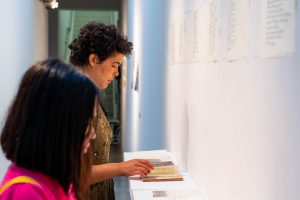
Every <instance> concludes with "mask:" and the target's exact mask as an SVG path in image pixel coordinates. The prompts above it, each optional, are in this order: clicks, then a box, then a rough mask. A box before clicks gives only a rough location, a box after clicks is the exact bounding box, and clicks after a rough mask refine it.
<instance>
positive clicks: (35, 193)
mask: <svg viewBox="0 0 300 200" xmlns="http://www.w3.org/2000/svg"><path fill="white" fill-rule="evenodd" d="M17 176H29V177H31V178H33V179H34V180H36V181H37V182H38V183H39V184H40V185H41V186H38V185H35V184H30V183H17V184H13V185H11V186H9V187H8V188H7V189H6V190H5V191H4V192H3V193H2V195H1V196H0V200H4V199H12V200H13V199H17V200H33V199H34V200H57V199H59V200H76V198H75V194H74V193H71V192H69V194H68V195H67V194H66V193H65V192H64V190H63V188H62V187H61V186H60V184H59V183H58V181H56V180H55V179H53V178H51V177H49V176H46V175H44V174H42V173H40V172H36V171H31V170H28V169H25V168H22V167H18V166H16V165H15V164H11V166H10V167H9V168H8V170H7V172H6V174H5V176H4V179H3V181H2V183H1V186H0V187H2V186H3V185H4V184H5V183H7V182H8V181H10V180H11V179H13V178H15V177H17ZM70 191H71V190H70Z"/></svg>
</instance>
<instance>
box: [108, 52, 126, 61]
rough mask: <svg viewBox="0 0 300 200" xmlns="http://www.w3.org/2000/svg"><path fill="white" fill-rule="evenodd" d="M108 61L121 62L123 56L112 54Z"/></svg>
mask: <svg viewBox="0 0 300 200" xmlns="http://www.w3.org/2000/svg"><path fill="white" fill-rule="evenodd" d="M108 59H110V60H111V61H112V62H122V61H123V59H124V54H121V53H114V54H113V55H111V56H109V57H108Z"/></svg>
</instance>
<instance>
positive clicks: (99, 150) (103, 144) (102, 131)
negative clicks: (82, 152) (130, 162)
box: [89, 104, 115, 200]
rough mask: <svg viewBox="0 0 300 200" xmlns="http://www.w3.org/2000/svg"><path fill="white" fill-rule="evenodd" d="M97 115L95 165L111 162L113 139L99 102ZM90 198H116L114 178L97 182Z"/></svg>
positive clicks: (93, 199)
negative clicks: (110, 154) (110, 153)
mask: <svg viewBox="0 0 300 200" xmlns="http://www.w3.org/2000/svg"><path fill="white" fill-rule="evenodd" d="M98 105H99V106H97V116H98V118H99V120H98V123H97V124H96V125H95V132H96V135H97V136H96V139H95V140H94V141H93V144H92V148H93V154H94V165H101V164H105V163H108V162H109V151H110V144H111V140H112V130H111V128H110V125H109V123H108V121H107V119H106V117H105V114H104V112H103V110H102V108H101V106H100V104H98ZM89 199H90V200H114V199H115V194H114V183H113V179H110V180H106V181H103V182H99V183H95V184H93V185H91V187H90V198H89Z"/></svg>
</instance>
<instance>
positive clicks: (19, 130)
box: [1, 59, 98, 195]
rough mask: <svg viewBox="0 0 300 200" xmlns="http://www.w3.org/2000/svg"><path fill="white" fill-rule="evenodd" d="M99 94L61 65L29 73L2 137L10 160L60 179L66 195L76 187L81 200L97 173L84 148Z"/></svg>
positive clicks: (87, 81) (45, 63)
mask: <svg viewBox="0 0 300 200" xmlns="http://www.w3.org/2000/svg"><path fill="white" fill-rule="evenodd" d="M97 93H98V90H97V88H96V86H94V84H93V83H92V81H91V80H90V79H89V78H87V77H86V76H85V75H83V74H82V73H80V72H78V71H76V70H75V68H74V67H71V66H69V65H67V64H64V63H62V62H61V61H59V60H57V59H47V60H45V61H42V62H38V63H37V64H36V65H34V66H32V67H31V68H29V69H28V70H27V72H26V73H25V74H24V76H23V79H22V81H21V83H20V86H19V90H18V92H17V95H16V97H15V99H14V101H13V103H12V105H11V107H10V109H9V112H8V116H7V119H6V122H5V124H4V128H3V130H2V133H1V146H2V149H3V152H4V153H5V156H6V158H7V159H9V160H11V161H12V162H14V163H15V164H16V165H18V166H21V167H25V168H27V169H31V170H35V171H39V172H42V173H44V174H46V175H48V176H51V177H53V178H55V179H56V180H58V182H59V183H60V184H61V186H62V187H63V189H64V191H65V192H66V193H67V192H68V189H69V186H70V184H71V183H72V184H73V187H74V191H75V193H76V194H77V195H78V191H80V189H81V186H80V185H81V182H82V180H83V179H87V174H88V172H89V171H91V165H92V163H82V162H83V159H82V144H83V140H84V137H85V132H86V129H87V126H88V124H89V121H90V120H91V119H92V117H93V110H94V105H95V99H96V96H97V95H98V94H97ZM86 165H89V166H86ZM83 168H87V169H88V170H87V171H86V173H85V174H83V173H82V169H83ZM84 176H85V177H84Z"/></svg>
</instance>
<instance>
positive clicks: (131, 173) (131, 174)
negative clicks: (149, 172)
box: [129, 171, 145, 176]
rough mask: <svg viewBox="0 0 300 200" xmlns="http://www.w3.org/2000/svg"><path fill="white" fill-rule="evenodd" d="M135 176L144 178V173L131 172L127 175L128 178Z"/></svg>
mask: <svg viewBox="0 0 300 200" xmlns="http://www.w3.org/2000/svg"><path fill="white" fill-rule="evenodd" d="M136 175H139V176H145V174H144V173H142V172H141V171H131V172H130V173H129V176H136Z"/></svg>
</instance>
